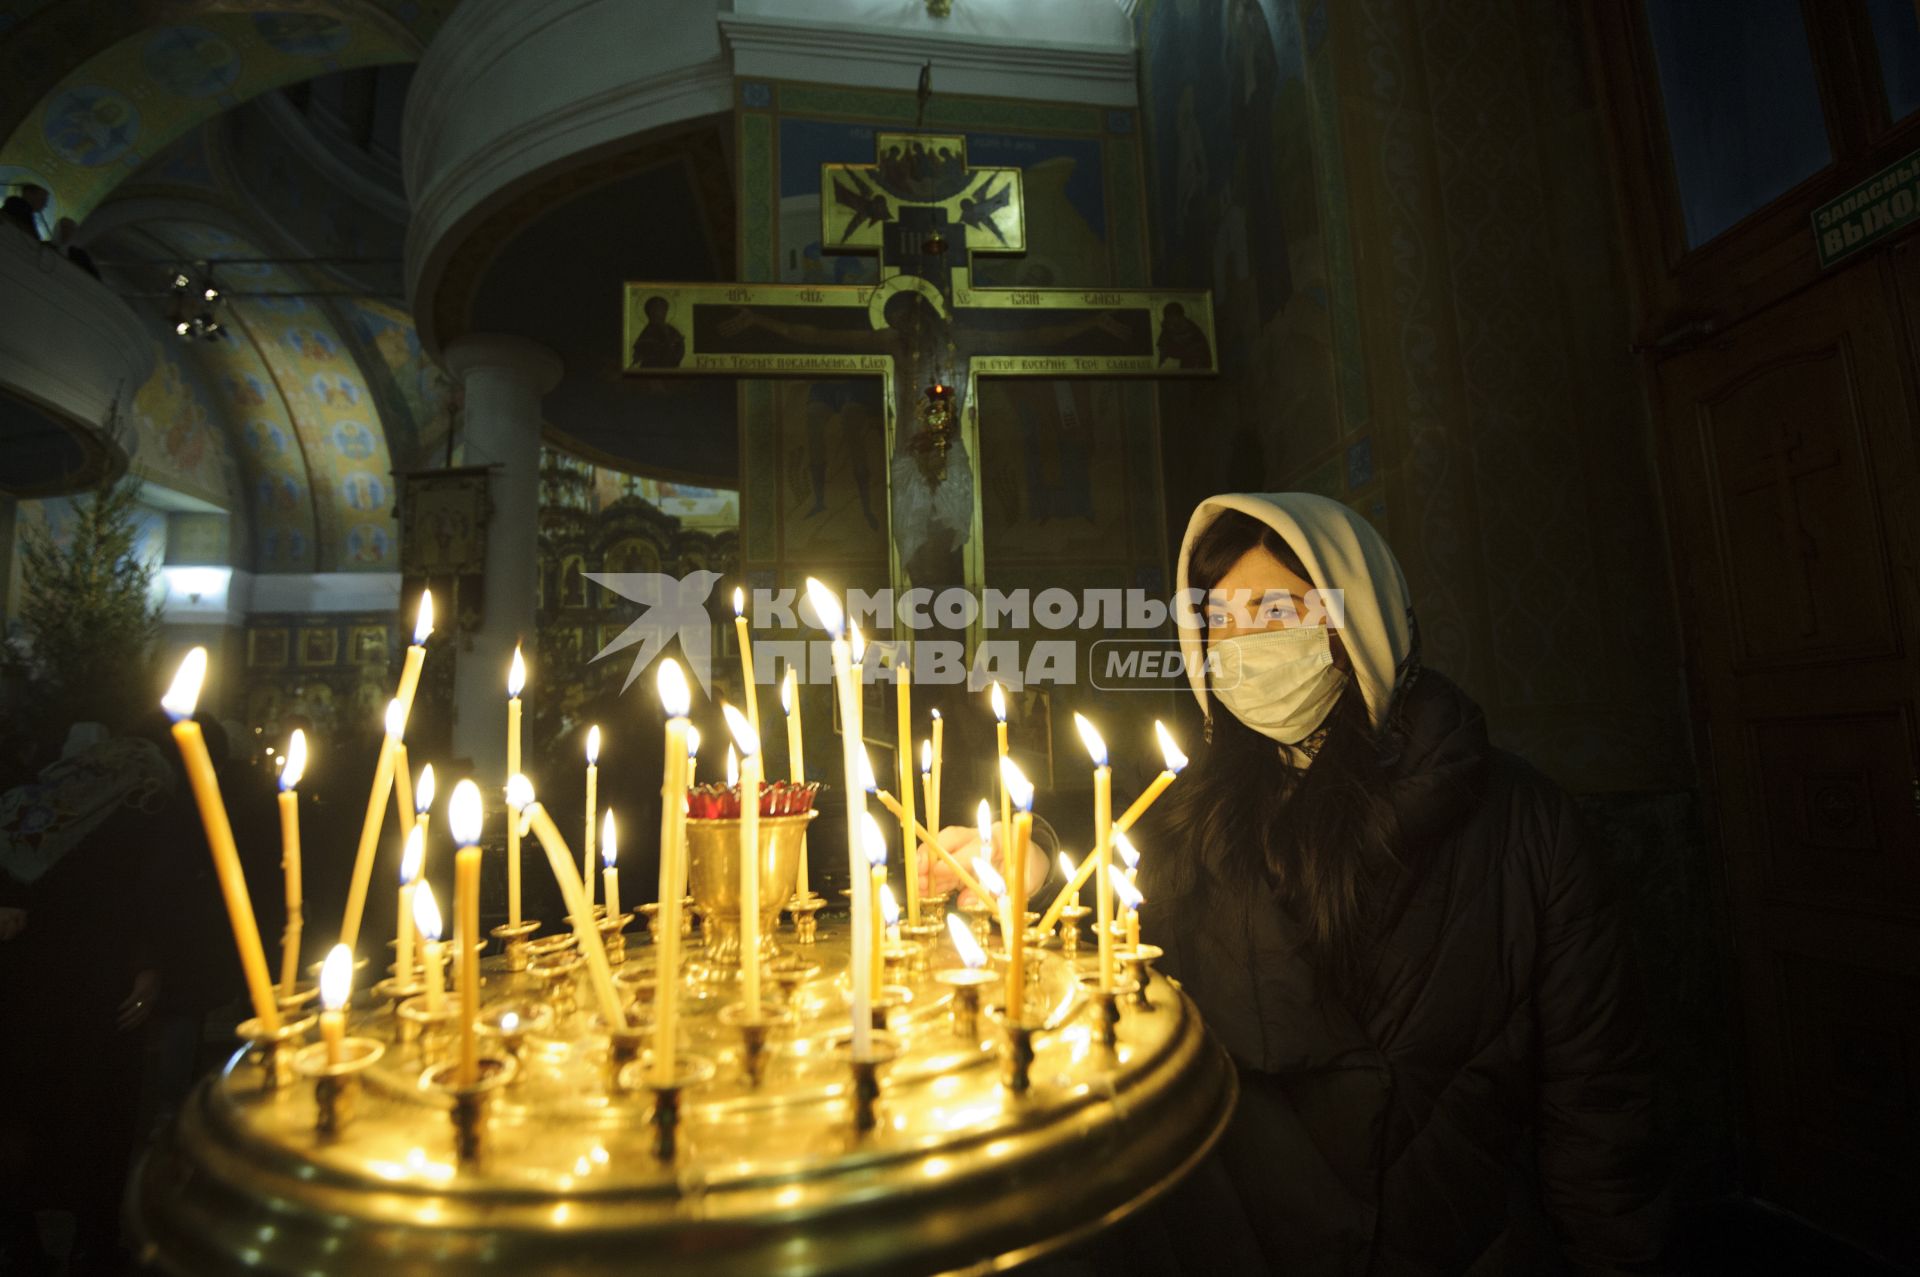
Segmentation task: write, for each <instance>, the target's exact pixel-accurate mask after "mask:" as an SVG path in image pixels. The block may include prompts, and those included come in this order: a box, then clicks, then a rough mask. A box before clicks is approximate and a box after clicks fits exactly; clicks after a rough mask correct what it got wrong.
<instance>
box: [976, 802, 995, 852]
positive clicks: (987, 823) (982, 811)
mask: <svg viewBox="0 0 1920 1277" xmlns="http://www.w3.org/2000/svg"><path fill="white" fill-rule="evenodd" d="M973 828H974V832H975V833H977V834H979V835H980V849H981V850H982V851H985V850H986V849H987V848H989V847H991V846H993V807H992V806H991V805H990V804H989V803H988V802H987V800H986V799H984V798H982V799H981V800H980V805H979V806H978V807H976V808H975V809H974V812H973Z"/></svg>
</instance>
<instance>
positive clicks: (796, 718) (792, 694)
mask: <svg viewBox="0 0 1920 1277" xmlns="http://www.w3.org/2000/svg"><path fill="white" fill-rule="evenodd" d="M780 708H781V709H782V710H783V711H785V712H786V715H787V779H788V780H790V781H792V782H793V783H794V784H796V785H804V784H806V781H807V759H806V752H805V749H804V747H803V744H802V741H801V736H800V675H799V672H798V671H796V670H795V669H794V667H793V666H792V665H788V666H787V677H786V678H785V679H783V680H782V681H781V683H780ZM794 894H795V895H797V896H801V897H805V896H808V895H811V894H812V890H811V888H809V887H808V885H807V831H806V830H805V829H804V828H803V829H802V830H801V831H800V881H799V884H798V886H797V887H796V888H795V890H794Z"/></svg>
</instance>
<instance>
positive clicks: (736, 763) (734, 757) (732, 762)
mask: <svg viewBox="0 0 1920 1277" xmlns="http://www.w3.org/2000/svg"><path fill="white" fill-rule="evenodd" d="M739 783H740V751H739V750H738V749H736V748H734V746H733V745H732V744H731V743H729V744H728V745H727V784H728V785H729V786H732V785H738V784H739Z"/></svg>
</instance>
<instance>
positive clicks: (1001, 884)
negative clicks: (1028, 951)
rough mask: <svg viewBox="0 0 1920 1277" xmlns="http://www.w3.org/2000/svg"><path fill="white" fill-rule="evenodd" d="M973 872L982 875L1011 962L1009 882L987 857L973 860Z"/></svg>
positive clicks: (1001, 943) (1011, 926)
mask: <svg viewBox="0 0 1920 1277" xmlns="http://www.w3.org/2000/svg"><path fill="white" fill-rule="evenodd" d="M989 819H991V817H989ZM973 871H974V872H975V873H977V874H979V875H980V881H981V882H983V883H985V884H986V885H987V895H986V903H987V904H988V905H989V906H991V907H992V909H993V911H994V913H995V914H997V915H999V916H998V921H999V923H1000V945H1001V947H1002V948H1004V949H1006V951H1007V956H1008V958H1009V960H1011V958H1012V956H1013V917H1012V915H1011V913H1010V912H1009V911H1008V909H1007V880H1006V879H1005V878H1002V877H1001V876H1000V871H999V870H998V869H995V868H994V867H993V862H992V861H991V860H988V859H987V858H986V857H985V856H975V857H974V858H973Z"/></svg>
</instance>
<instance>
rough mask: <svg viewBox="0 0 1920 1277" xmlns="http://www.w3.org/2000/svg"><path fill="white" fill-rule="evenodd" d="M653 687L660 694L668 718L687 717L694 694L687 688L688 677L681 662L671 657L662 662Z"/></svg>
mask: <svg viewBox="0 0 1920 1277" xmlns="http://www.w3.org/2000/svg"><path fill="white" fill-rule="evenodd" d="M653 686H654V688H655V690H656V691H658V692H659V693H660V708H661V709H664V710H665V711H667V717H668V718H685V717H686V716H687V709H688V707H690V706H691V705H692V704H693V692H692V690H691V689H689V688H688V687H687V675H686V672H685V671H684V670H682V669H681V668H680V662H678V661H676V660H674V659H673V658H672V657H671V656H669V657H668V658H667V659H666V660H664V661H662V662H660V670H659V672H658V673H656V674H655V675H654V676H653Z"/></svg>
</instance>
